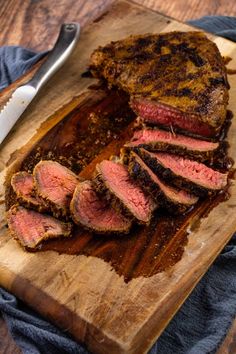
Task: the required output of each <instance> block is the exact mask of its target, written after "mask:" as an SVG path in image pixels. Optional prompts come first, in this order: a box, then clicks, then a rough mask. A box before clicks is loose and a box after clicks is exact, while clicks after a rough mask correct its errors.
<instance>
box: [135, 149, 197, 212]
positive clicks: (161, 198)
mask: <svg viewBox="0 0 236 354" xmlns="http://www.w3.org/2000/svg"><path fill="white" fill-rule="evenodd" d="M128 169H129V173H130V175H131V176H132V177H133V178H134V180H136V181H137V182H138V183H140V185H141V186H142V187H143V188H144V189H145V190H146V192H147V193H149V194H150V195H151V196H152V197H154V199H155V201H156V203H157V204H158V205H159V206H160V207H163V208H164V209H167V210H168V211H169V212H170V213H171V214H173V215H177V214H181V213H185V212H187V211H188V210H190V209H191V208H192V205H184V204H181V203H178V202H173V201H172V200H170V199H169V198H167V197H166V195H165V194H164V193H163V192H162V191H161V189H160V188H159V186H158V185H157V184H156V183H155V182H154V181H153V180H152V178H151V177H150V175H149V173H148V172H147V171H145V170H144V169H143V168H142V167H141V166H140V164H139V163H138V161H136V159H135V157H133V156H130V163H129V167H128Z"/></svg>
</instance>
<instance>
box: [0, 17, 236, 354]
mask: <svg viewBox="0 0 236 354" xmlns="http://www.w3.org/2000/svg"><path fill="white" fill-rule="evenodd" d="M189 23H190V24H192V25H194V26H197V27H199V28H202V29H205V30H207V31H209V32H213V33H216V34H218V35H220V36H223V37H227V38H229V39H231V40H234V41H236V18H233V17H223V16H217V17H209V16H207V17H203V18H202V19H200V20H195V21H189ZM43 55H44V53H42V54H35V53H34V52H32V51H29V50H27V49H23V48H19V47H3V48H0V75H1V76H0V88H1V89H2V88H4V87H6V86H7V85H9V84H10V83H11V82H13V81H14V80H16V79H17V78H18V77H19V76H21V75H22V74H23V73H24V72H25V71H26V70H28V69H29V68H30V67H31V66H32V65H33V64H34V63H35V62H37V61H38V60H39V59H40V58H41V57H42V56H43ZM0 311H1V313H2V315H3V317H4V318H5V320H6V322H7V324H8V327H9V329H10V332H11V334H12V336H13V338H14V339H15V341H16V343H17V344H18V345H19V346H20V347H21V348H22V351H23V353H25V354H41V353H45V354H59V353H61V354H62V353H65V354H73V353H83V354H87V353H88V351H87V350H86V349H85V348H84V347H83V346H82V345H79V344H78V343H76V342H75V341H74V340H73V339H72V338H71V337H70V336H69V335H68V334H66V333H65V332H62V331H60V330H59V329H57V328H56V327H55V326H53V325H52V324H50V323H48V322H47V321H45V320H44V319H43V318H42V317H40V316H39V315H38V314H36V313H35V312H34V311H32V310H31V309H29V308H28V307H27V306H26V305H25V304H24V303H22V302H21V301H19V300H17V299H16V298H15V297H14V296H13V295H11V294H9V293H8V292H6V291H5V290H4V289H1V288H0ZM235 316H236V235H234V236H233V237H232V239H231V241H230V242H229V243H228V245H227V246H226V247H225V248H224V250H223V251H222V252H221V254H220V255H219V257H218V258H217V259H216V261H215V262H214V263H213V265H212V266H211V267H210V269H209V270H208V272H207V273H206V274H205V276H204V277H203V278H202V280H201V281H200V282H199V284H198V285H197V286H196V288H195V289H194V291H193V292H192V294H191V296H190V297H189V298H188V299H187V300H186V301H185V303H184V305H183V306H182V307H181V309H180V310H179V312H178V313H177V314H176V316H175V317H174V318H173V320H172V321H171V322H170V324H169V325H168V327H167V328H166V330H165V331H164V332H163V334H162V335H161V337H160V338H159V339H158V341H157V342H156V343H155V344H154V346H153V347H152V349H151V350H150V352H149V354H157V353H158V354H185V353H188V354H210V353H215V352H216V350H217V348H218V347H219V345H220V343H221V342H222V340H223V339H224V337H225V335H226V333H227V331H228V329H229V327H230V325H231V323H232V320H233V319H234V318H235Z"/></svg>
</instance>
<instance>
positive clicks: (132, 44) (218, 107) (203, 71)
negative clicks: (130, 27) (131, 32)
mask: <svg viewBox="0 0 236 354" xmlns="http://www.w3.org/2000/svg"><path fill="white" fill-rule="evenodd" d="M90 68H91V71H92V73H93V74H94V76H97V77H104V78H105V79H106V80H107V81H108V83H109V85H110V86H112V85H115V86H118V87H120V88H122V89H123V90H124V91H126V92H128V93H129V94H130V96H131V107H132V108H133V110H134V111H135V112H136V113H137V114H138V115H139V116H141V117H143V119H144V120H145V121H147V122H149V123H152V124H155V125H160V126H165V127H166V128H167V129H169V130H171V129H173V127H174V128H177V129H180V130H182V131H184V132H185V133H186V134H187V133H189V134H194V135H197V136H203V137H211V138H214V137H215V136H216V135H217V134H218V133H219V132H220V129H221V127H222V125H223V122H224V121H225V118H226V107H227V104H228V98H229V96H228V88H229V84H228V81H227V75H226V68H225V65H224V61H223V59H222V57H221V55H220V52H219V50H218V48H217V46H216V45H215V43H213V42H212V41H211V40H209V39H208V38H207V37H206V36H205V35H204V34H203V33H202V32H196V31H194V32H170V33H161V34H143V35H136V36H130V37H128V38H125V39H123V40H118V41H115V42H111V43H109V44H107V45H105V46H103V47H99V48H98V49H96V50H95V51H94V52H93V54H92V56H91V66H90Z"/></svg>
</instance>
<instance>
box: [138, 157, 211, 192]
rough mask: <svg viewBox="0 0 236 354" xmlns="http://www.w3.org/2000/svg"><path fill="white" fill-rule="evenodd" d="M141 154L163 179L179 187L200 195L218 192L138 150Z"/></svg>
mask: <svg viewBox="0 0 236 354" xmlns="http://www.w3.org/2000/svg"><path fill="white" fill-rule="evenodd" d="M137 153H138V154H139V156H140V157H141V158H142V159H143V160H144V162H145V163H146V164H147V165H148V167H149V168H150V169H151V170H152V171H153V172H154V173H155V174H156V175H157V176H159V177H160V179H162V180H163V181H165V182H167V183H169V184H170V185H173V186H175V187H177V188H179V189H183V190H185V191H187V192H190V193H192V194H195V195H196V196H199V197H205V196H206V195H211V194H213V193H216V192H217V191H214V190H209V189H207V188H205V187H203V186H199V185H196V184H195V183H193V182H191V181H189V180H187V179H186V178H184V177H181V176H177V175H176V174H174V173H173V172H172V171H171V170H170V169H169V168H165V167H164V166H162V165H161V164H160V163H158V161H157V159H155V158H153V157H152V156H150V155H148V154H146V153H143V152H141V151H140V150H137Z"/></svg>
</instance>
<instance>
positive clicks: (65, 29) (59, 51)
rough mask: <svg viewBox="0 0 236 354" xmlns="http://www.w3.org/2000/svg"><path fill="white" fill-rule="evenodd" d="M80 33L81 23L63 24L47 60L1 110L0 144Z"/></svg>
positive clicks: (65, 56)
mask: <svg viewBox="0 0 236 354" xmlns="http://www.w3.org/2000/svg"><path fill="white" fill-rule="evenodd" d="M79 34H80V25H79V24H78V23H65V24H63V25H62V26H61V30H60V33H59V36H58V39H57V41H56V43H55V46H54V47H53V49H52V50H51V51H50V53H49V54H48V57H47V59H46V61H45V62H44V63H43V64H42V65H41V67H40V68H39V70H38V71H37V72H36V73H35V75H34V76H33V77H32V79H31V80H30V81H28V82H27V83H26V84H25V85H23V86H20V87H18V88H17V89H16V90H15V91H14V92H13V94H12V96H11V98H10V99H9V100H8V102H7V103H6V105H5V106H4V107H3V109H2V110H1V111H0V144H1V143H2V142H3V140H4V139H5V137H6V136H7V135H8V133H9V132H10V130H11V129H12V127H13V126H14V125H15V123H16V122H17V120H18V119H19V118H20V116H21V115H22V113H23V112H24V111H25V109H26V108H27V107H28V105H29V104H30V102H31V101H32V100H33V98H34V97H35V95H36V94H37V93H38V91H39V90H40V89H41V88H42V86H43V85H44V84H45V83H46V82H47V81H48V80H49V79H50V78H51V77H52V75H53V74H55V72H56V71H57V70H58V69H59V68H60V67H61V66H62V65H63V64H64V62H65V61H66V60H67V58H68V57H69V55H70V54H71V52H72V51H73V49H74V47H75V45H76V43H77V42H78V39H79Z"/></svg>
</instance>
